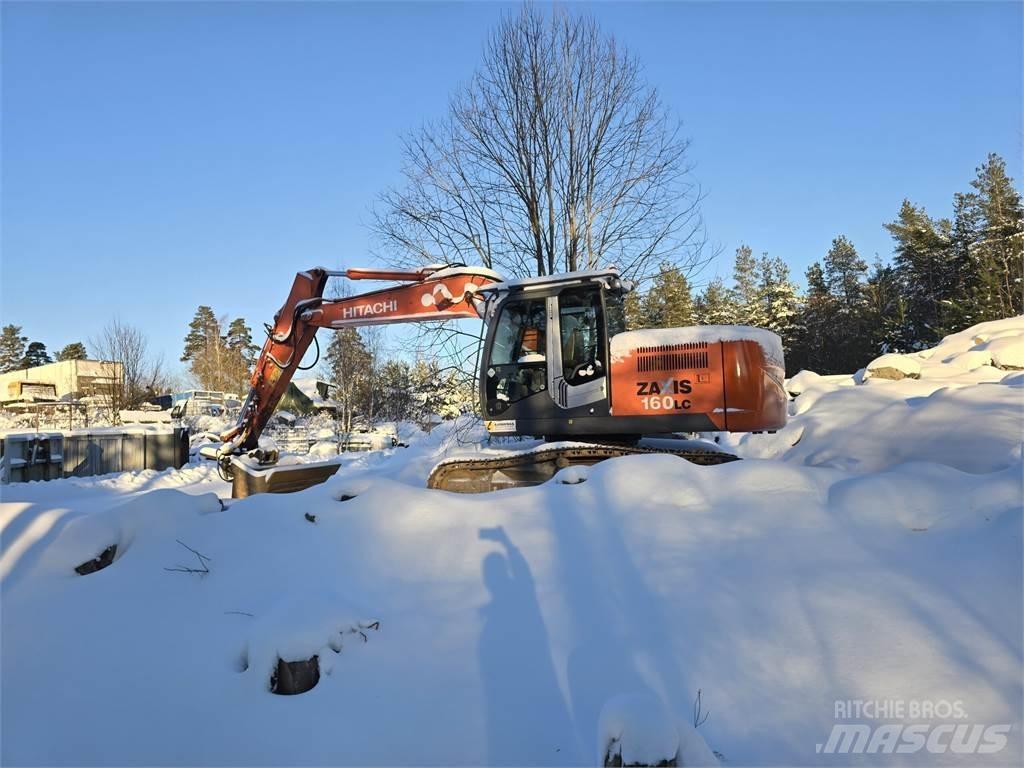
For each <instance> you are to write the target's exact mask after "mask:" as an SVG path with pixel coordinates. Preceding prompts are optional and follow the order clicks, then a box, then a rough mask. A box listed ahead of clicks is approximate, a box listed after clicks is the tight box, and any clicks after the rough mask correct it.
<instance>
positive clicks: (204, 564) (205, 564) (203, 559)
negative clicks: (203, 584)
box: [164, 539, 211, 576]
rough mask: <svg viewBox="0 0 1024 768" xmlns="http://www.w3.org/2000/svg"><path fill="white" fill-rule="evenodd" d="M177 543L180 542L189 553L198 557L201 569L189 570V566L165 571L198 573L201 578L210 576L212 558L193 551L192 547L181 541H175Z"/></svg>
mask: <svg viewBox="0 0 1024 768" xmlns="http://www.w3.org/2000/svg"><path fill="white" fill-rule="evenodd" d="M175 541H176V542H178V543H179V544H181V546H183V547H184V548H185V549H187V550H188V551H189V552H191V553H192V554H193V555H195V556H196V559H197V560H198V561H199V567H198V568H189V567H188V566H185V565H179V566H176V567H174V568H164V570H165V571H171V572H175V573H198V574H199V575H200V576H205V575H206V574H208V573H209V572H210V566H209V563H210V562H211V560H210V558H208V557H207V556H206V555H204V554H202V553H201V552H197V551H196V550H194V549H192V547H190V546H189V545H188V544H186V543H185V542H183V541H182V540H181V539H175Z"/></svg>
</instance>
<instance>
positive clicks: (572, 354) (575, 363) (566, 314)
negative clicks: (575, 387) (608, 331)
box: [558, 287, 605, 384]
mask: <svg viewBox="0 0 1024 768" xmlns="http://www.w3.org/2000/svg"><path fill="white" fill-rule="evenodd" d="M558 316H559V326H560V328H561V339H560V341H561V344H562V376H563V377H564V378H565V380H566V381H567V382H568V383H569V384H584V383H586V382H588V381H592V380H594V379H596V378H599V377H601V376H604V373H605V369H604V364H605V361H604V360H603V358H604V346H605V342H604V322H603V317H602V310H601V291H600V289H599V288H596V287H587V288H570V289H568V290H565V291H562V293H560V294H559V296H558Z"/></svg>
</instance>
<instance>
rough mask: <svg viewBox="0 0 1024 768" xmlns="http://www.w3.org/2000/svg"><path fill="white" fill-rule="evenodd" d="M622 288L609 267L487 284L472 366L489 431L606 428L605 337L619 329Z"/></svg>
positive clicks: (556, 432) (554, 431) (563, 431)
mask: <svg viewBox="0 0 1024 768" xmlns="http://www.w3.org/2000/svg"><path fill="white" fill-rule="evenodd" d="M627 290H628V284H625V283H623V281H621V280H620V279H619V276H618V274H617V273H616V272H615V271H613V270H609V271H605V272H586V273H575V274H572V275H554V276H550V277H541V278H531V279H528V280H521V281H515V282H508V283H503V284H501V285H500V286H497V287H495V289H494V290H493V295H492V298H491V300H490V302H489V304H488V310H487V315H486V319H487V321H488V329H487V338H486V343H485V344H484V347H483V349H484V357H483V361H482V362H483V364H482V365H481V370H480V395H481V402H482V403H483V406H484V419H485V421H486V423H487V428H488V429H489V430H490V431H491V432H492V433H494V434H529V435H549V436H563V435H567V434H577V435H578V434H596V433H602V432H603V433H607V432H608V422H607V417H608V415H609V398H608V394H609V386H608V381H609V378H608V375H609V370H610V364H609V347H608V341H609V338H610V336H612V335H614V334H616V333H619V332H621V331H623V330H625V322H624V311H623V296H624V294H625V292H626V291H627Z"/></svg>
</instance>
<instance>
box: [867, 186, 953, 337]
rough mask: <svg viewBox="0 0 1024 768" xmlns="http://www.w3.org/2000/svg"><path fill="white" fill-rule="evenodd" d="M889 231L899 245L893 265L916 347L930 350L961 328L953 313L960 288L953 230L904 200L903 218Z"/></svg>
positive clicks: (892, 224) (890, 224)
mask: <svg viewBox="0 0 1024 768" xmlns="http://www.w3.org/2000/svg"><path fill="white" fill-rule="evenodd" d="M885 228H886V229H887V230H888V231H889V234H891V235H892V237H893V239H894V240H895V241H896V253H895V258H894V260H893V264H894V266H895V268H896V274H897V275H898V277H899V285H900V293H901V295H902V297H903V300H904V302H905V304H906V308H907V312H908V313H909V315H910V318H911V333H912V337H913V339H912V343H913V345H914V346H916V347H925V346H929V345H931V344H933V343H935V342H936V341H938V340H939V339H941V338H942V337H943V336H945V335H946V334H947V333H949V332H950V331H951V330H953V328H954V327H955V326H956V325H957V319H956V318H955V317H953V314H954V313H953V312H952V311H951V308H952V306H953V299H954V298H955V297H954V291H955V288H956V284H957V279H956V272H955V258H954V252H953V248H952V241H951V237H950V233H951V228H952V227H951V225H950V223H949V222H948V221H946V220H942V221H934V220H932V219H930V218H929V217H928V215H927V214H926V213H925V210H924V208H919V207H917V206H915V205H914V204H912V203H911V202H910V201H909V200H904V201H903V205H902V206H901V208H900V213H899V217H898V218H897V219H896V220H895V221H893V222H890V223H888V224H886V225H885Z"/></svg>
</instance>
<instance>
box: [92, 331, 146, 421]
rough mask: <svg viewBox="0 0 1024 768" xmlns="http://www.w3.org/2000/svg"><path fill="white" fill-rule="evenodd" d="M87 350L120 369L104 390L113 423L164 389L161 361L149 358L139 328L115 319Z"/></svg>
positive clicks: (144, 339) (144, 340)
mask: <svg viewBox="0 0 1024 768" xmlns="http://www.w3.org/2000/svg"><path fill="white" fill-rule="evenodd" d="M89 346H90V347H91V348H92V349H93V351H94V353H95V354H96V356H97V357H98V358H99V359H100V360H103V361H106V362H110V363H114V364H115V367H116V368H120V376H117V375H115V376H114V377H113V378H112V380H111V381H110V383H109V384H108V385H107V386H105V387H104V394H105V395H106V396H107V400H108V405H109V407H110V411H111V418H112V420H113V421H114V422H115V423H116V422H117V421H118V420H119V418H118V414H119V412H120V411H121V410H122V409H124V408H134V407H135V406H137V405H138V404H139V403H141V402H142V401H143V400H145V399H146V397H148V396H151V395H152V394H156V393H157V392H159V391H160V390H162V389H163V359H162V358H161V357H159V356H158V357H155V358H151V357H150V356H149V354H148V343H147V341H146V337H145V335H144V334H143V333H142V331H140V330H139V329H138V328H135V327H134V326H131V325H128V324H127V323H123V322H121V320H120V319H118V318H116V317H115V318H114V319H113V320H111V321H110V322H109V323H107V325H106V327H105V328H104V329H103V330H102V331H101V332H100V335H99V338H96V339H90V340H89Z"/></svg>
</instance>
